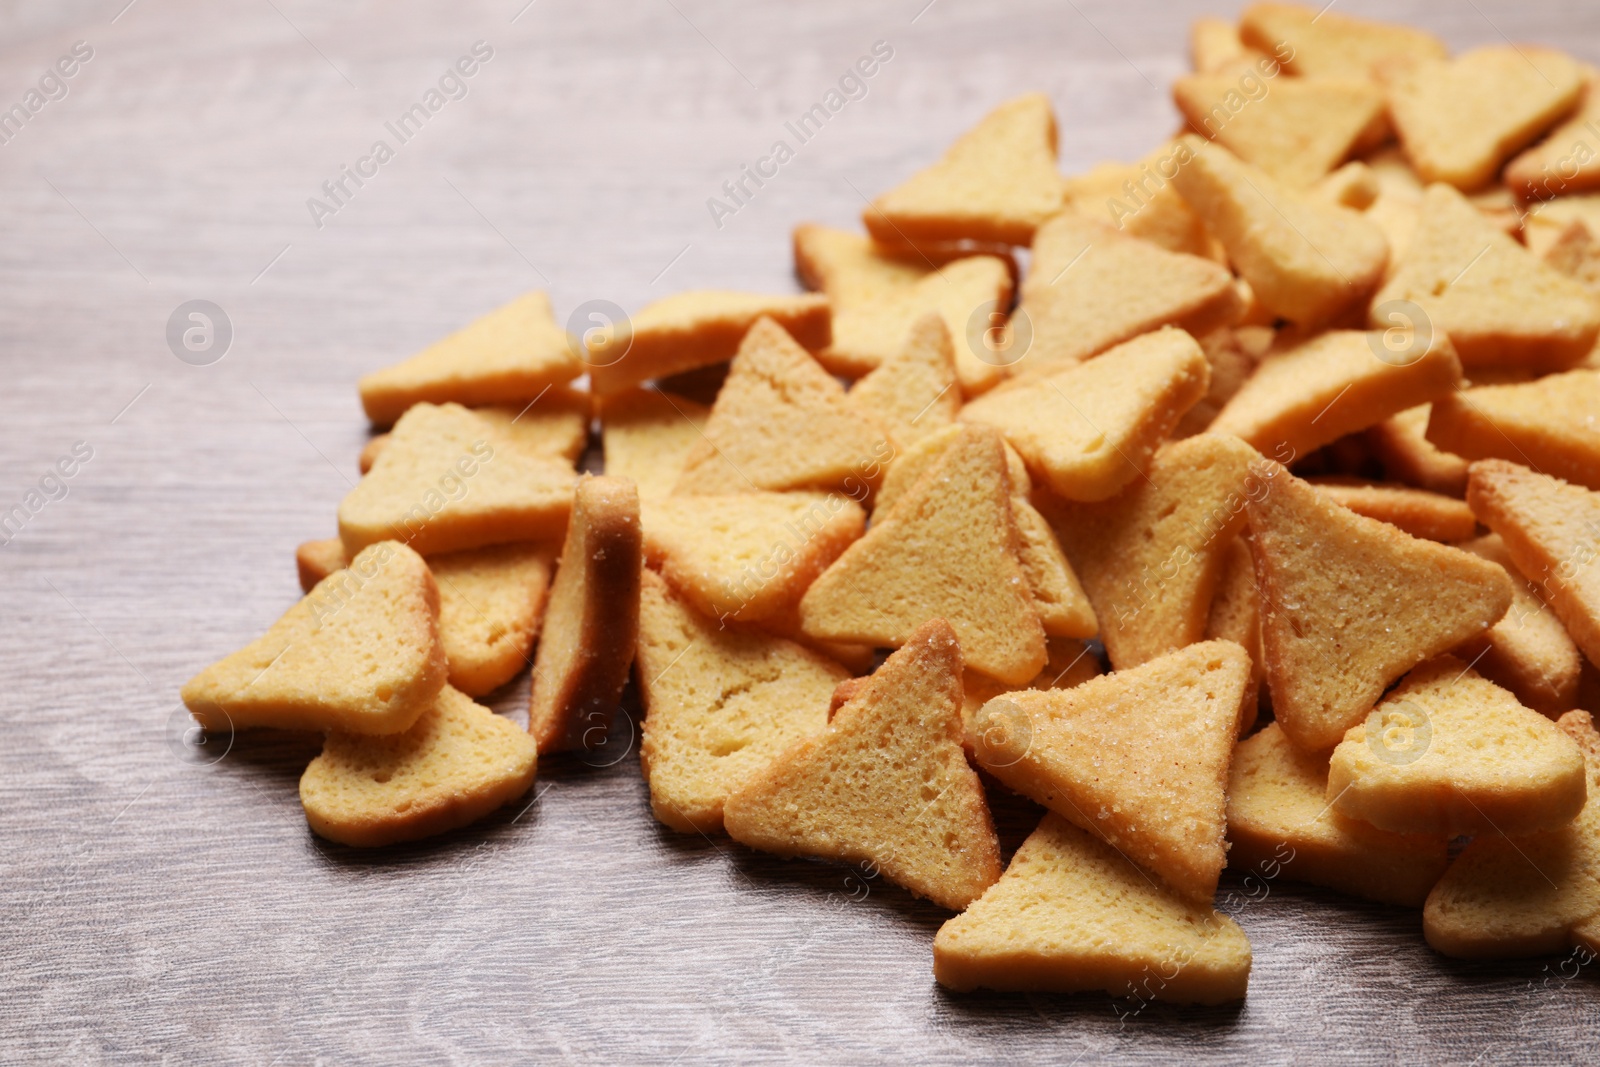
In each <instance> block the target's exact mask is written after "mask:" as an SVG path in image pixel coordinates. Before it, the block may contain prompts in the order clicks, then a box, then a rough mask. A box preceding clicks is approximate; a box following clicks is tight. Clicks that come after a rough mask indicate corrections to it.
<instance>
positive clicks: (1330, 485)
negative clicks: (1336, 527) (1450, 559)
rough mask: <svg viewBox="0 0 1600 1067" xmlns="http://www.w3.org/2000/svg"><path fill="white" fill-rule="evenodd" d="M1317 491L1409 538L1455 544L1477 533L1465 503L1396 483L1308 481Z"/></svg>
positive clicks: (1347, 479)
mask: <svg viewBox="0 0 1600 1067" xmlns="http://www.w3.org/2000/svg"><path fill="white" fill-rule="evenodd" d="M1308 480H1309V481H1310V482H1311V484H1312V485H1314V486H1316V487H1317V490H1318V491H1319V492H1321V493H1323V494H1324V495H1325V496H1327V497H1329V498H1330V499H1332V500H1334V501H1337V502H1338V503H1339V504H1340V505H1342V506H1343V507H1347V508H1349V509H1350V510H1351V511H1353V512H1355V513H1356V514H1357V515H1365V516H1366V517H1367V518H1369V519H1377V520H1379V521H1380V522H1386V523H1388V524H1389V525H1390V526H1398V527H1399V528H1400V529H1402V530H1404V531H1405V532H1406V533H1408V534H1410V535H1411V536H1412V537H1421V538H1423V539H1425V540H1428V541H1443V542H1444V543H1445V544H1454V543H1455V542H1457V541H1465V540H1467V539H1468V538H1470V537H1471V536H1472V535H1473V534H1475V533H1477V532H1478V520H1477V519H1475V518H1473V515H1472V509H1471V508H1469V507H1467V504H1466V501H1464V500H1461V499H1459V498H1457V497H1453V496H1445V495H1444V494H1442V493H1431V492H1429V491H1428V490H1426V489H1413V488H1412V487H1411V486H1409V485H1401V484H1400V483H1398V482H1373V481H1368V480H1366V479H1363V478H1355V477H1350V476H1347V475H1342V474H1333V475H1326V476H1320V477H1315V478H1310V479H1308Z"/></svg>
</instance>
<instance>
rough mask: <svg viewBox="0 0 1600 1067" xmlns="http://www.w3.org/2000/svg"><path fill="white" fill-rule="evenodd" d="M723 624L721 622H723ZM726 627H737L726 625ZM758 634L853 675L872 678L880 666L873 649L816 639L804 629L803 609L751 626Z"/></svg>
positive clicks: (795, 609) (875, 651)
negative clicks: (818, 656) (801, 649)
mask: <svg viewBox="0 0 1600 1067" xmlns="http://www.w3.org/2000/svg"><path fill="white" fill-rule="evenodd" d="M719 621H721V620H719ZM723 625H728V626H731V625H735V624H733V623H723ZM750 625H751V627H753V628H754V629H755V630H757V631H759V632H761V633H764V634H769V635H771V636H773V637H781V638H783V639H784V640H786V641H793V642H794V643H795V644H797V645H804V646H805V647H806V648H809V649H811V651H813V652H817V653H820V654H821V655H823V656H825V657H827V658H828V659H831V660H833V661H834V662H835V663H838V664H839V665H840V666H842V667H845V668H846V669H848V670H849V671H850V673H851V674H868V673H870V672H871V671H872V668H873V667H875V666H876V665H877V663H878V650H877V649H876V648H874V647H873V646H872V645H864V644H857V643H853V642H850V641H823V640H820V639H818V638H815V637H812V636H811V635H810V634H808V633H806V632H805V631H804V630H802V629H800V605H799V604H795V605H793V606H791V607H790V608H789V609H788V610H786V611H784V612H782V613H780V614H778V615H775V616H773V617H772V618H770V619H762V620H761V621H760V622H757V623H751V624H750Z"/></svg>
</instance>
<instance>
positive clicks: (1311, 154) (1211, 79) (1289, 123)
mask: <svg viewBox="0 0 1600 1067" xmlns="http://www.w3.org/2000/svg"><path fill="white" fill-rule="evenodd" d="M1245 87H1246V88H1253V89H1255V91H1256V93H1258V94H1259V95H1255V96H1246V95H1244V93H1243V92H1242V91H1241V77H1240V76H1239V75H1238V74H1235V73H1221V74H1196V75H1191V76H1189V77H1187V78H1179V79H1178V80H1177V81H1176V82H1175V83H1173V86H1172V98H1173V100H1174V101H1175V102H1176V103H1177V105H1178V110H1179V111H1181V112H1183V117H1184V118H1185V119H1187V120H1188V122H1189V125H1190V126H1191V127H1193V129H1194V131H1195V132H1196V133H1199V134H1201V135H1203V136H1205V137H1208V138H1210V139H1212V140H1214V141H1217V142H1219V143H1220V144H1222V145H1223V146H1224V147H1225V148H1227V149H1228V150H1229V151H1230V152H1232V153H1233V154H1234V155H1236V156H1238V157H1239V158H1240V159H1242V160H1244V161H1245V162H1246V163H1253V164H1255V165H1256V166H1258V167H1260V168H1261V169H1262V170H1264V171H1266V172H1267V173H1268V174H1270V175H1272V176H1273V177H1274V178H1277V179H1278V180H1279V181H1281V182H1283V183H1285V184H1286V185H1291V186H1295V187H1298V188H1305V187H1306V186H1309V185H1310V184H1311V183H1312V182H1314V181H1316V180H1317V179H1318V178H1321V177H1322V176H1323V175H1325V174H1327V173H1328V172H1329V171H1331V170H1333V169H1334V168H1335V167H1337V166H1338V165H1339V164H1340V163H1343V162H1344V161H1345V160H1346V159H1347V158H1349V156H1350V152H1351V149H1352V148H1354V147H1355V145H1356V144H1357V143H1358V142H1359V141H1360V140H1361V137H1362V135H1363V134H1364V133H1366V131H1367V129H1368V127H1370V126H1371V125H1372V123H1373V122H1374V121H1377V120H1379V119H1381V118H1382V116H1383V109H1384V100H1383V91H1382V90H1381V89H1379V88H1378V87H1377V86H1376V85H1374V84H1372V82H1370V81H1366V80H1360V81H1354V80H1352V81H1342V80H1334V79H1318V80H1316V81H1304V80H1298V79H1295V78H1280V79H1277V80H1275V81H1273V82H1272V83H1271V86H1270V88H1268V86H1267V83H1265V82H1263V81H1261V80H1260V79H1256V80H1255V81H1254V83H1253V84H1251V83H1249V82H1248V81H1246V84H1245Z"/></svg>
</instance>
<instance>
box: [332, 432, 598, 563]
mask: <svg viewBox="0 0 1600 1067" xmlns="http://www.w3.org/2000/svg"><path fill="white" fill-rule="evenodd" d="M575 480H576V475H575V474H574V473H573V470H572V467H571V465H570V464H569V463H567V461H566V460H564V459H559V458H555V457H552V456H548V455H538V454H531V453H528V452H526V451H524V450H523V449H521V448H518V447H515V446H512V445H509V444H507V443H506V440H505V438H503V437H498V436H497V434H496V431H495V429H494V427H493V426H492V424H490V423H489V422H487V421H486V420H485V419H483V417H482V416H479V415H476V414H474V413H473V412H471V411H468V410H467V409H466V408H464V407H462V406H461V405H460V404H442V405H435V404H428V403H421V404H416V405H414V406H413V407H412V408H411V409H410V410H409V411H407V412H406V413H405V414H404V415H402V416H401V417H400V421H399V422H397V423H395V427H394V432H393V434H391V435H390V441H389V445H388V447H386V448H385V449H384V450H383V454H382V455H380V456H379V457H378V460H377V462H376V463H374V464H373V466H372V472H371V473H370V474H368V475H367V476H366V477H365V478H363V479H361V481H360V482H358V483H357V484H356V486H355V488H354V489H351V490H350V492H349V493H347V494H345V498H344V500H342V501H340V503H339V539H340V540H341V541H343V542H344V548H345V551H346V552H347V553H349V554H351V555H354V554H355V553H356V552H359V551H360V550H361V549H363V548H365V547H367V546H368V545H370V544H374V543H375V542H378V541H386V540H396V541H402V542H404V543H405V544H407V545H410V546H411V547H412V548H414V549H416V550H417V551H418V552H421V553H422V554H423V555H428V556H431V555H435V554H437V553H441V552H455V551H459V550H461V549H466V548H480V547H483V546H485V545H495V544H505V543H507V542H512V541H553V540H555V539H557V538H559V537H560V536H561V533H562V531H563V530H564V529H565V528H566V524H567V513H568V512H569V511H570V510H571V507H572V483H573V482H574V481H575Z"/></svg>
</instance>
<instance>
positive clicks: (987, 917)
mask: <svg viewBox="0 0 1600 1067" xmlns="http://www.w3.org/2000/svg"><path fill="white" fill-rule="evenodd" d="M933 976H934V978H935V979H937V980H938V982H939V984H940V985H943V986H945V987H947V988H949V989H954V990H958V991H961V992H966V991H969V990H973V989H977V988H979V987H980V986H982V987H986V988H989V989H1000V990H1022V991H1030V992H1032V991H1037V992H1053V993H1077V992H1088V991H1092V990H1104V991H1106V992H1108V993H1111V994H1112V995H1113V996H1137V997H1139V998H1140V999H1141V1000H1143V999H1146V998H1149V999H1154V1000H1163V1001H1174V1002H1177V1003H1199V1004H1222V1003H1226V1002H1228V1001H1234V1000H1242V999H1244V995H1245V989H1246V987H1247V985H1248V984H1249V980H1250V942H1249V940H1248V939H1247V938H1246V937H1245V935H1244V931H1243V930H1241V929H1239V926H1238V924H1236V923H1235V922H1234V921H1233V920H1232V919H1230V918H1228V917H1227V916H1226V915H1223V914H1222V913H1221V912H1218V911H1214V910H1213V909H1212V908H1211V906H1210V905H1209V903H1207V904H1200V903H1196V902H1193V901H1190V900H1188V899H1185V898H1183V897H1180V896H1178V895H1177V894H1175V893H1172V892H1169V891H1167V890H1165V889H1162V888H1160V887H1158V886H1157V885H1155V884H1154V883H1152V882H1151V881H1150V879H1149V878H1147V877H1146V876H1145V875H1144V873H1143V872H1142V871H1140V870H1139V869H1138V868H1137V867H1135V866H1134V865H1133V864H1132V863H1130V862H1129V861H1128V860H1127V859H1126V858H1124V857H1123V856H1120V855H1118V854H1117V852H1116V850H1115V849H1113V848H1111V847H1109V846H1108V845H1106V844H1104V843H1103V842H1101V841H1098V840H1096V839H1095V838H1094V837H1093V836H1091V835H1089V834H1086V833H1084V832H1083V831H1082V830H1079V829H1078V828H1077V827H1075V826H1072V825H1071V824H1070V823H1068V822H1067V821H1066V820H1065V819H1062V818H1061V817H1060V816H1059V815H1056V814H1054V813H1050V814H1047V815H1045V817H1044V821H1043V822H1041V823H1040V824H1039V828H1038V829H1037V830H1035V831H1034V832H1033V833H1032V834H1031V835H1030V836H1029V837H1028V839H1027V840H1026V841H1024V842H1023V843H1022V847H1021V848H1019V849H1018V850H1017V854H1016V855H1015V856H1014V857H1012V860H1011V866H1009V867H1008V868H1006V872H1005V875H1004V876H1003V877H1002V878H1001V879H1000V881H998V882H996V883H995V885H994V886H993V887H992V888H990V889H989V891H988V892H986V893H984V895H983V896H982V898H980V899H979V900H978V901H977V902H976V903H974V904H973V905H972V906H971V907H969V908H968V909H967V910H966V912H965V913H963V914H961V915H958V916H956V917H955V918H953V919H951V920H950V921H949V922H947V923H945V924H944V926H942V927H940V929H939V933H938V934H937V935H936V936H935V937H934V939H933Z"/></svg>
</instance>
